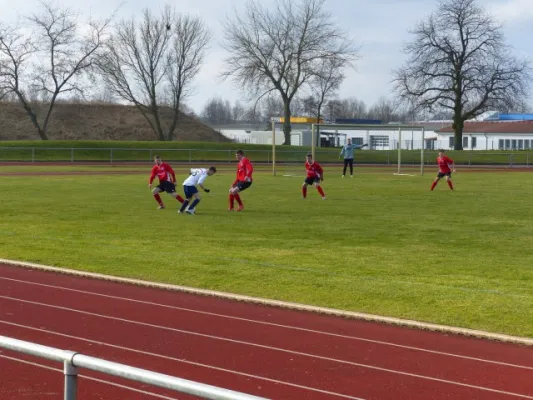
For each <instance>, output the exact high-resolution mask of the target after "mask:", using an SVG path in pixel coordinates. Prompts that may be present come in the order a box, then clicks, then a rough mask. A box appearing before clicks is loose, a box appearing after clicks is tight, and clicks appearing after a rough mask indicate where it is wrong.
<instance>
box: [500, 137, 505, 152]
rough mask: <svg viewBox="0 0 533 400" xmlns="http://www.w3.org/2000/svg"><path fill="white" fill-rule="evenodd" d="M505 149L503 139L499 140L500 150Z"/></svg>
mask: <svg viewBox="0 0 533 400" xmlns="http://www.w3.org/2000/svg"><path fill="white" fill-rule="evenodd" d="M504 149H505V146H504V142H503V139H500V140H498V150H504Z"/></svg>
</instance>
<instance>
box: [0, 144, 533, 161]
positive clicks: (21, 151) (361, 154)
mask: <svg viewBox="0 0 533 400" xmlns="http://www.w3.org/2000/svg"><path fill="white" fill-rule="evenodd" d="M238 148H242V149H244V150H245V151H246V154H247V155H248V156H249V158H250V159H251V160H253V161H255V162H270V161H271V160H272V146H270V145H253V144H239V143H213V142H152V141H147V142H119V141H67V140H65V141H2V142H0V162H6V161H25V162H29V161H36V162H51V161H64V162H65V161H66V162H69V161H75V162H111V161H113V162H126V161H135V162H137V161H142V162H151V161H152V158H153V156H154V155H156V154H159V155H160V156H161V157H163V159H165V160H167V161H173V162H192V161H195V162H196V161H199V162H201V161H206V162H207V161H216V162H232V161H234V159H235V155H234V153H235V150H237V149H238ZM309 150H310V148H309V147H299V146H277V147H276V160H277V161H279V162H301V160H303V159H304V158H305V154H306V153H307V152H308V151H309ZM339 152H340V149H339V148H317V149H316V158H317V160H319V161H320V162H323V163H333V162H338V161H339V160H338V156H339ZM448 155H449V156H450V157H451V158H452V159H454V161H455V162H456V163H457V164H458V165H482V164H494V165H504V166H508V165H511V164H512V165H531V164H532V163H533V152H532V151H527V150H523V151H520V150H518V151H513V152H511V151H498V150H493V151H479V150H476V151H449V152H448ZM424 157H425V160H426V163H427V164H430V165H433V164H434V163H435V158H436V157H437V152H436V151H435V150H432V151H426V152H425V156H424ZM401 159H402V163H405V164H410V165H420V151H419V150H402V154H401ZM356 161H357V162H358V163H359V164H391V165H395V164H397V162H398V151H397V150H364V151H358V152H357V153H356Z"/></svg>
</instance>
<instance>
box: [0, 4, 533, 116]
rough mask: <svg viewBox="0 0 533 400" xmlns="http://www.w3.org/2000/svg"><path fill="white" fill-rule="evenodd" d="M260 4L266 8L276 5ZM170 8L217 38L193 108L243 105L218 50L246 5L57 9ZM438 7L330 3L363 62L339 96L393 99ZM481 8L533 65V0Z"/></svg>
mask: <svg viewBox="0 0 533 400" xmlns="http://www.w3.org/2000/svg"><path fill="white" fill-rule="evenodd" d="M261 1H262V2H263V3H264V4H265V5H267V4H268V3H274V0H261ZM167 3H169V4H172V5H174V6H175V7H176V9H177V10H178V11H180V12H183V13H190V14H193V15H196V16H200V17H202V18H203V19H204V21H205V22H206V23H207V25H208V26H209V27H210V29H211V30H212V31H213V33H214V35H213V41H212V43H211V45H210V48H209V50H208V54H207V57H206V60H205V63H204V66H203V67H202V70H201V72H200V74H199V75H198V77H197V79H196V82H195V93H194V94H193V95H192V96H191V97H190V98H189V99H188V100H187V103H188V104H189V106H190V107H192V108H193V109H194V110H195V111H196V112H200V111H201V110H202V109H203V106H204V105H205V103H206V102H207V100H208V99H210V98H212V97H215V96H217V97H221V98H223V99H228V100H230V101H231V102H233V101H234V100H237V99H240V100H243V102H244V100H245V95H244V94H243V93H240V92H239V90H238V88H237V87H235V86H234V85H233V84H232V83H231V82H221V79H220V78H219V77H218V74H219V72H220V71H221V70H222V69H223V65H224V63H223V62H224V58H225V56H226V55H225V53H224V50H223V49H222V48H221V46H220V38H221V37H222V27H221V22H222V21H223V20H224V19H225V17H226V16H228V15H233V13H234V10H242V9H243V8H244V5H245V4H246V0H194V1H190V0H172V1H170V0H125V1H122V0H56V4H58V5H61V6H69V7H71V8H72V9H74V10H77V11H79V12H80V13H81V14H82V15H89V14H91V15H92V16H94V17H106V16H108V15H110V14H111V13H112V12H113V11H114V10H115V9H117V8H118V7H119V6H120V5H121V4H122V6H121V7H120V9H119V12H118V16H119V17H131V16H132V15H138V14H139V13H140V11H141V10H142V9H143V8H146V7H150V8H151V9H152V10H153V11H154V12H156V11H159V10H160V9H161V8H162V7H163V6H164V5H165V4H167ZM38 4H39V3H38V2H37V1H34V0H21V1H18V2H14V1H12V0H0V21H1V22H3V23H6V22H8V23H10V22H15V21H16V20H17V17H18V16H20V15H27V14H28V13H31V12H33V11H34V10H35V9H36V7H37V6H38ZM436 4H437V2H436V1H435V0H373V1H372V2H370V1H369V0H326V6H327V8H328V10H329V11H330V12H331V14H332V16H333V19H334V21H335V22H336V23H338V25H339V26H340V27H341V28H342V29H344V30H346V31H347V32H348V33H349V35H350V37H352V38H353V39H354V40H355V42H356V43H357V44H358V45H360V59H359V60H358V61H357V62H356V68H355V70H349V71H347V78H346V80H345V81H344V84H343V85H342V87H341V90H340V91H339V97H341V98H345V97H352V96H353V97H357V98H358V99H359V100H363V101H364V102H365V103H366V104H367V105H368V106H370V105H371V104H372V103H373V102H375V101H376V100H377V99H378V98H379V97H381V96H384V97H388V98H390V97H392V95H391V85H390V81H391V70H393V69H395V68H398V67H400V66H401V65H402V64H403V63H404V61H405V58H406V57H405V55H404V54H403V53H402V48H403V45H404V44H405V43H406V42H407V41H408V40H410V35H409V34H408V30H409V29H410V28H412V27H413V26H414V25H415V24H416V23H417V22H419V21H420V20H423V19H425V18H426V17H427V16H428V15H429V14H430V13H431V12H432V11H434V10H435V8H436ZM478 4H479V5H481V6H483V7H485V8H486V9H487V10H488V11H489V12H491V13H493V15H494V16H495V17H496V18H497V19H498V20H499V21H500V22H502V23H503V24H504V29H505V34H506V38H507V41H508V43H509V44H511V45H512V46H513V47H514V48H515V51H516V52H517V54H519V55H523V56H527V57H529V58H531V59H532V60H533V40H531V37H532V34H533V0H479V1H478ZM532 97H533V96H532ZM530 103H533V99H532V100H531V101H530Z"/></svg>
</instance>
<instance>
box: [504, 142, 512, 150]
mask: <svg viewBox="0 0 533 400" xmlns="http://www.w3.org/2000/svg"><path fill="white" fill-rule="evenodd" d="M510 148H511V139H505V150H509V149H510Z"/></svg>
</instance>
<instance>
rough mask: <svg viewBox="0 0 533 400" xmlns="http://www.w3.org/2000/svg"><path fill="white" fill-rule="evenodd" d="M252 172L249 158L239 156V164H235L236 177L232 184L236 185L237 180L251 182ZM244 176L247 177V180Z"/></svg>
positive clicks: (252, 168)
mask: <svg viewBox="0 0 533 400" xmlns="http://www.w3.org/2000/svg"><path fill="white" fill-rule="evenodd" d="M253 172H254V167H253V166H252V163H251V162H250V160H248V159H247V158H246V157H243V158H241V161H239V164H237V179H235V182H233V185H236V184H237V182H239V181H240V182H247V181H249V182H252V173H253ZM246 178H249V179H248V180H247V179H246Z"/></svg>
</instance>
